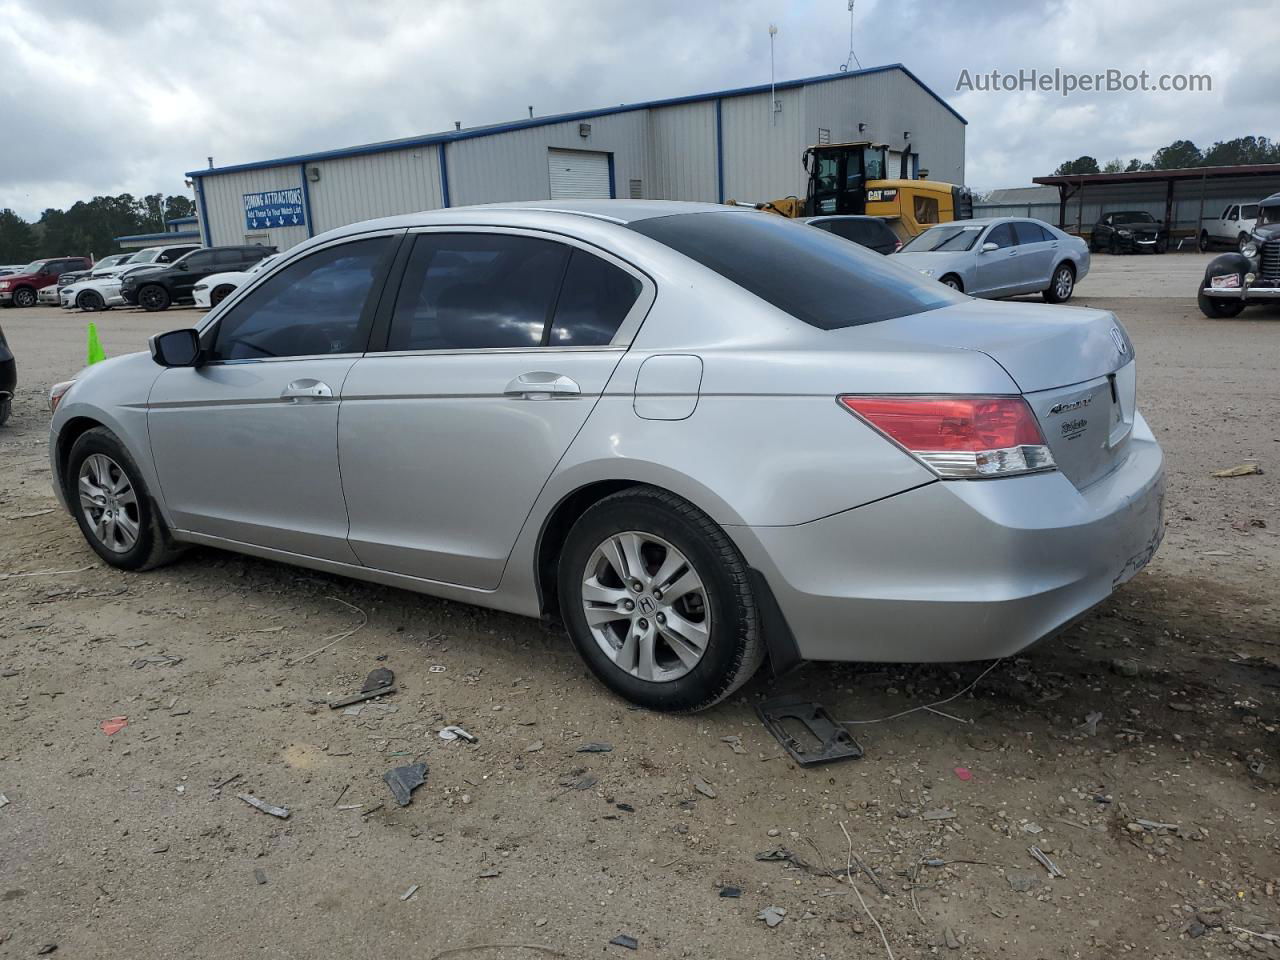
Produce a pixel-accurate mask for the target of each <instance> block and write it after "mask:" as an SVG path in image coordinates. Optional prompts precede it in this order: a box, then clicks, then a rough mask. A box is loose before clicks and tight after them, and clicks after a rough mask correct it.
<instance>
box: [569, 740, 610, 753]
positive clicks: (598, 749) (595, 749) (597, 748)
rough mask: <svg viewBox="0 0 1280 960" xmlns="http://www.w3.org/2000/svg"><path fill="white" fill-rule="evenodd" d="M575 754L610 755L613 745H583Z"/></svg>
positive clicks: (596, 743) (593, 743) (594, 743)
mask: <svg viewBox="0 0 1280 960" xmlns="http://www.w3.org/2000/svg"><path fill="white" fill-rule="evenodd" d="M575 752H576V753H612V752H613V744H611V743H599V742H592V743H584V744H583V745H582V746H580V747H579V748H578V749H577V750H576V751H575Z"/></svg>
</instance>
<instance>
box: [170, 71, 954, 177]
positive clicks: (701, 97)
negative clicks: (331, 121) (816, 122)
mask: <svg viewBox="0 0 1280 960" xmlns="http://www.w3.org/2000/svg"><path fill="white" fill-rule="evenodd" d="M893 70H900V71H902V72H903V73H904V74H906V76H907V77H908V78H910V79H911V80H913V81H915V83H916V84H918V85H919V86H920V87H921V89H923V90H924V91H925V92H926V93H927V94H929V96H931V97H933V99H934V100H936V101H938V103H940V104H941V105H942V106H943V107H944V108H946V110H947V111H948V112H950V113H951V114H952V115H953V116H954V117H955V118H956V119H957V120H959V121H960V122H961V123H963V124H966V125H967V124H968V122H969V121H968V120H966V119H965V118H964V117H962V116H960V114H959V113H957V112H956V110H955V108H954V107H952V106H951V104H949V103H947V101H945V100H943V99H942V97H940V96H938V94H937V93H935V92H934V91H933V90H931V89H930V88H929V86H928V84H926V83H925V82H924V81H923V80H921V79H920V78H919V77H917V76H916V75H915V74H914V73H912V72H911V71H910V70H908V69H907V68H906V67H905V66H903V65H902V64H901V63H890V64H886V65H884V66H882V67H867V68H865V69H863V70H848V71H846V72H844V73H826V74H822V75H820V76H816V77H804V78H802V79H799V80H784V81H782V82H781V83H779V84H776V85H775V89H777V90H792V89H795V88H796V87H804V86H809V85H810V84H815V83H828V82H830V81H833V80H844V79H845V78H847V77H865V76H868V75H870V74H874V73H888V72H891V71H893ZM768 89H769V84H767V83H761V84H757V85H755V86H751V87H736V88H734V89H732V90H719V91H716V92H713V93H698V94H693V95H690V96H685V97H670V98H668V99H666V100H646V101H643V102H641V103H624V104H622V105H621V106H617V107H604V108H602V109H598V110H584V111H581V112H578V113H561V114H557V115H555V116H550V117H536V118H530V119H527V120H513V121H511V122H509V123H495V124H491V125H489V126H487V127H472V128H471V129H469V130H450V131H448V132H446V133H433V134H428V135H426V136H419V137H406V138H404V139H401V140H384V141H382V142H380V143H366V144H362V145H360V146H357V147H343V148H341V149H338V150H322V151H320V152H317V153H303V154H298V155H297V156H293V157H280V158H278V159H276V160H259V161H256V162H254V163H239V164H234V165H232V166H228V167H213V168H206V169H203V170H191V171H188V172H187V176H188V177H191V178H193V179H194V178H199V177H206V176H211V175H214V174H219V173H237V172H239V171H243V170H264V169H266V168H268V167H283V166H288V165H289V164H294V163H310V162H313V161H316V160H336V159H338V158H341V157H359V156H366V155H368V154H372V153H387V152H388V151H391V150H406V149H409V148H411V147H427V146H431V145H433V144H446V143H456V142H458V141H459V140H473V139H475V138H477V137H489V136H492V135H493V134H495V133H510V132H512V131H515V130H528V129H530V128H532V127H546V126H550V125H552V124H556V123H569V122H573V121H581V120H591V119H594V118H596V117H609V116H613V115H615V114H619V113H632V112H634V111H636V110H649V109H651V108H653V107H674V106H679V105H680V104H685V103H706V102H708V101H712V100H719V99H722V98H726V97H743V96H748V95H750V94H755V93H764V92H765V91H767V90H768ZM441 165H442V166H443V165H444V160H443V157H442V159H441Z"/></svg>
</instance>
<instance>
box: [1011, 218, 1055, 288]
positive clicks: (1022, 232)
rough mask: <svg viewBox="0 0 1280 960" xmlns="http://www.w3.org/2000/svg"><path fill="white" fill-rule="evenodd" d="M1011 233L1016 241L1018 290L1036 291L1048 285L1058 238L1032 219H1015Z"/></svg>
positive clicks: (1053, 265)
mask: <svg viewBox="0 0 1280 960" xmlns="http://www.w3.org/2000/svg"><path fill="white" fill-rule="evenodd" d="M1013 234H1014V237H1015V238H1016V239H1017V241H1018V248H1017V249H1018V258H1017V259H1018V265H1019V267H1020V269H1019V271H1018V280H1019V285H1018V292H1019V293H1038V292H1039V291H1041V290H1044V289H1045V288H1046V287H1048V286H1049V275H1050V274H1051V273H1052V272H1053V268H1054V267H1055V266H1056V265H1057V257H1058V240H1057V238H1056V237H1055V236H1053V234H1051V233H1049V231H1047V230H1046V229H1045V228H1044V227H1042V226H1040V224H1038V223H1035V222H1034V221H1032V220H1015V221H1014V222H1013Z"/></svg>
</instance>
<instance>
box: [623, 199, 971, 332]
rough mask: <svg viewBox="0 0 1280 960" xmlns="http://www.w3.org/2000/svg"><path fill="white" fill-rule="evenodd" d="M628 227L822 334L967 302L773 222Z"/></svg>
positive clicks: (839, 244)
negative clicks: (818, 330)
mask: <svg viewBox="0 0 1280 960" xmlns="http://www.w3.org/2000/svg"><path fill="white" fill-rule="evenodd" d="M628 226H630V228H631V229H632V230H634V231H636V232H637V233H642V234H644V235H645V236H647V237H652V238H653V239H654V240H657V241H658V242H659V243H662V244H665V245H666V246H668V247H671V248H672V249H673V250H675V251H677V252H679V253H682V254H684V255H685V256H686V257H689V258H690V259H693V260H696V261H697V262H698V263H700V264H702V265H703V266H704V267H707V268H709V269H711V270H714V271H715V272H716V273H718V274H720V276H722V277H724V278H725V279H727V280H730V281H732V282H733V283H736V284H737V285H738V286H740V287H742V288H743V289H744V290H747V291H748V292H750V293H753V294H755V295H756V296H757V297H759V298H760V299H761V300H764V301H765V302H767V303H770V304H772V305H773V306H775V307H777V308H778V309H779V310H783V311H785V312H787V313H789V314H791V315H792V316H793V317H796V318H797V319H799V320H803V321H804V322H805V323H807V324H810V325H811V326H814V327H818V328H819V329H821V330H837V329H840V328H841V327H852V326H857V325H859V324H863V323H876V322H878V321H881V320H892V319H893V318H895V317H905V316H909V315H911V314H914V313H923V312H924V311H926V310H936V309H938V308H939V307H945V306H948V305H949V304H952V303H958V302H960V301H962V300H964V299H965V298H964V296H963V295H962V294H958V293H955V292H953V291H951V290H950V289H948V288H947V287H945V286H943V285H942V284H940V283H938V282H937V281H936V280H930V279H928V278H927V277H924V276H921V275H920V274H919V273H917V272H916V271H914V270H911V269H908V268H906V267H901V266H899V265H897V264H895V263H892V262H891V261H890V259H889V258H886V257H882V256H880V255H879V254H878V253H874V252H873V251H870V250H867V249H865V248H863V247H859V246H857V245H856V244H851V243H849V242H847V241H845V240H841V239H840V238H839V237H835V236H832V235H831V234H829V233H827V232H826V231H823V230H813V229H811V228H809V227H808V226H807V225H805V224H802V223H792V222H791V221H788V220H785V219H783V218H782V217H778V216H774V215H772V214H758V215H757V214H751V213H738V212H729V211H726V212H725V213H692V214H677V215H675V216H670V217H654V218H653V219H651V220H639V221H637V222H635V223H631V224H629V225H628Z"/></svg>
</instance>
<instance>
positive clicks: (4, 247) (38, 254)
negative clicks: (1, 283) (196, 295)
mask: <svg viewBox="0 0 1280 960" xmlns="http://www.w3.org/2000/svg"><path fill="white" fill-rule="evenodd" d="M194 214H195V204H194V203H192V201H191V199H190V198H189V197H183V196H169V197H166V196H165V195H164V194H160V193H152V194H148V195H147V196H145V197H141V198H138V197H135V196H133V194H131V193H122V194H120V195H119V196H118V197H94V198H93V199H92V200H87V201H86V200H81V201H78V202H77V203H75V204H73V205H72V206H71V207H70V208H69V209H67V210H57V209H54V208H52V207H50V208H49V209H47V210H45V211H44V213H42V214H40V219H39V220H37V221H35V222H34V223H28V222H27V221H26V220H24V219H23V218H22V217H20V216H18V214H16V213H14V211H13V210H10V209H8V208H6V209H3V210H0V263H28V262H30V261H32V260H38V259H40V258H42V257H61V256H68V257H79V256H89V255H90V254H92V255H93V256H95V257H104V256H106V255H107V254H109V253H118V252H119V251H118V250H117V249H116V246H115V238H116V237H124V236H130V235H132V234H139V233H161V232H163V231H164V229H165V221H166V220H174V219H177V218H179V217H190V216H193V215H194Z"/></svg>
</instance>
